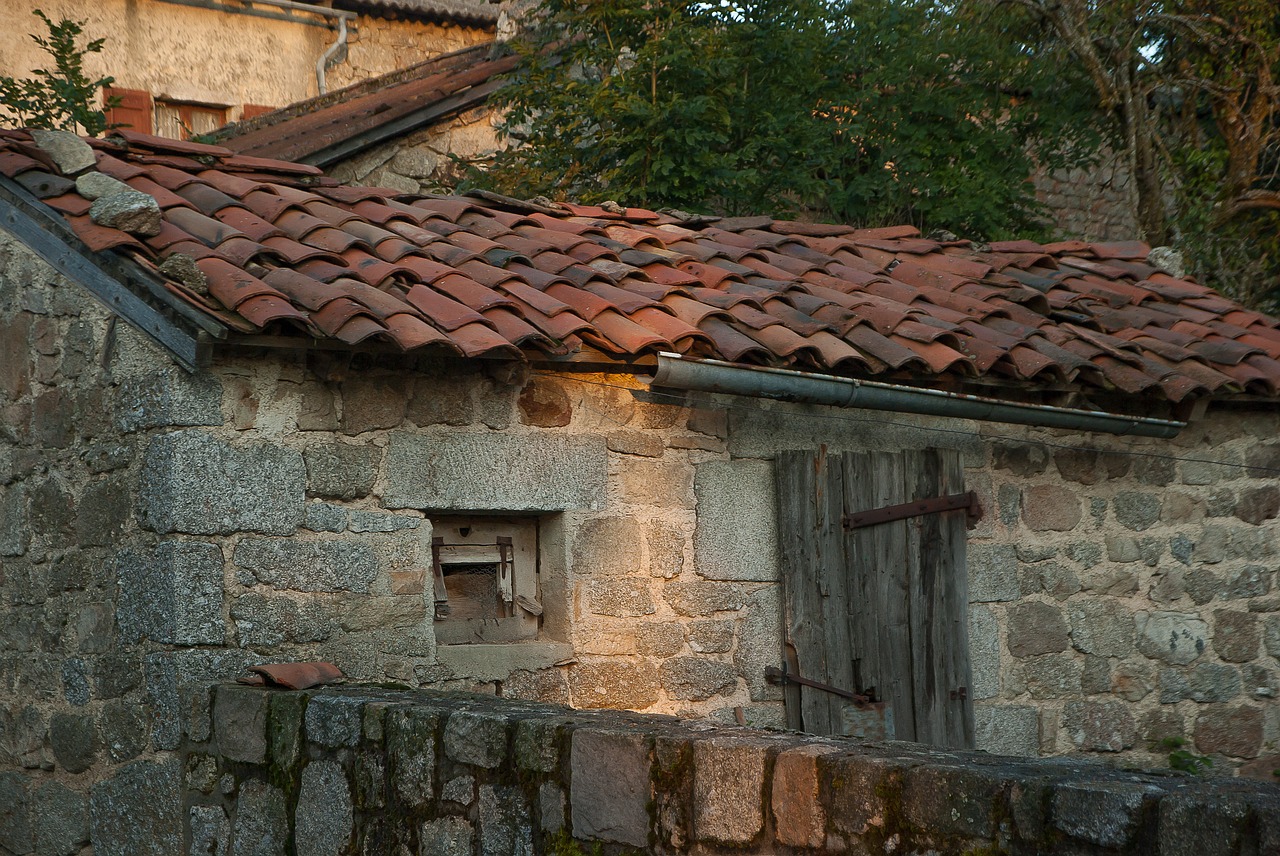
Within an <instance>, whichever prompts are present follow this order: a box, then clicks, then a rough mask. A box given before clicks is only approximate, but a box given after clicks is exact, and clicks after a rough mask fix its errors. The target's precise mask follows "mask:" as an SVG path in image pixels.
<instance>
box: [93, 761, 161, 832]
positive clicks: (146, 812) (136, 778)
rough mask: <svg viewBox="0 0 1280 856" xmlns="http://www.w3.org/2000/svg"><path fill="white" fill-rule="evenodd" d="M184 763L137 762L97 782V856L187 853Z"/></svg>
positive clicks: (95, 805)
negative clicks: (183, 842) (185, 841)
mask: <svg viewBox="0 0 1280 856" xmlns="http://www.w3.org/2000/svg"><path fill="white" fill-rule="evenodd" d="M182 793H183V789H182V762H181V761H180V760H179V759H177V758H170V759H167V760H165V761H134V762H133V763H131V764H126V765H125V766H123V767H121V768H120V769H119V770H118V771H117V772H116V774H115V775H114V776H113V777H112V778H110V779H106V780H104V781H101V782H98V783H97V784H96V785H94V786H93V789H92V791H91V795H90V798H89V837H90V839H91V840H92V841H93V852H94V854H95V856H173V854H174V853H181V852H182V837H183V836H182V826H183V813H182Z"/></svg>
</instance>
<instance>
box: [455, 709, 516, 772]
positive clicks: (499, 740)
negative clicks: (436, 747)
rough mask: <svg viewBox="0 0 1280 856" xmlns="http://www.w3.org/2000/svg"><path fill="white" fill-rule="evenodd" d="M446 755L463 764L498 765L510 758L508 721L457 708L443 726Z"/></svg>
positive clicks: (488, 766)
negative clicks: (508, 752)
mask: <svg viewBox="0 0 1280 856" xmlns="http://www.w3.org/2000/svg"><path fill="white" fill-rule="evenodd" d="M444 751H445V754H446V755H448V756H449V757H450V758H452V759H453V760H454V761H457V762H459V763H461V764H471V765H473V766H476V767H486V768H492V767H497V766H498V765H499V764H501V763H502V762H503V761H504V760H505V759H506V757H507V720H506V719H505V718H503V717H501V716H489V715H486V714H483V713H473V712H470V711H456V712H454V713H453V714H451V715H450V716H449V719H448V721H447V722H445V726H444Z"/></svg>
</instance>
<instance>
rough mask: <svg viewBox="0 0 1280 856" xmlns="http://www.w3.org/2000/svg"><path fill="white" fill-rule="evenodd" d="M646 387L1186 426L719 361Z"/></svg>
mask: <svg viewBox="0 0 1280 856" xmlns="http://www.w3.org/2000/svg"><path fill="white" fill-rule="evenodd" d="M649 385H650V386H651V387H666V388H669V389H684V390H696V391H699V392H720V393H728V394H730V395H747V396H752V397H755V398H771V399H775V400H778V401H794V402H801V403H805V404H827V405H832V406H835V407H858V408H866V409H870V410H886V411H890V412H894V413H919V414H922V415H925V416H951V417H955V418H957V419H976V420H979V421H986V422H1007V423H1012V424H1015V425H1035V426H1037V427H1041V428H1062V429H1065V430H1072V431H1105V432H1107V433H1109V434H1130V435H1134V436H1138V437H1164V438H1168V437H1175V436H1177V434H1178V432H1179V431H1181V430H1182V429H1183V428H1185V427H1186V426H1187V423H1185V422H1176V421H1174V420H1170V419H1153V418H1149V417H1141V416H1123V415H1121V414H1118V413H1106V412H1104V411H1099V410H1073V409H1071V408H1068V407H1052V406H1050V405H1045V404H1015V403H1011V402H1007V401H999V400H997V399H993V398H983V397H981V396H977V395H962V394H960V393H955V392H942V391H940V390H934V389H918V388H916V387H912V386H900V385H897V384H889V383H877V382H875V381H859V380H853V379H851V378H843V377H836V376H834V375H823V374H810V373H808V372H797V371H791V370H790V369H774V368H756V367H754V366H753V367H746V366H740V365H736V364H734V363H727V362H722V361H720V360H698V359H693V358H690V357H684V356H681V355H680V354H669V353H661V354H659V355H658V371H657V374H655V375H654V377H653V378H652V379H651V380H650V381H649Z"/></svg>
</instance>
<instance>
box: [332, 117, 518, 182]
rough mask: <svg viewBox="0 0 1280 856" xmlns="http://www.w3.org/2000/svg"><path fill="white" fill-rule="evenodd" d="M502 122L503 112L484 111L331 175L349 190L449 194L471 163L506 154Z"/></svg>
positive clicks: (380, 149) (378, 150)
mask: <svg viewBox="0 0 1280 856" xmlns="http://www.w3.org/2000/svg"><path fill="white" fill-rule="evenodd" d="M500 121H501V116H500V114H499V113H498V111H496V110H494V109H493V108H491V107H488V106H484V105H482V106H480V107H477V108H475V109H473V110H468V111H466V112H465V113H462V114H460V115H458V116H456V117H454V118H453V119H451V120H449V121H448V122H447V123H442V124H436V125H434V126H432V127H431V128H428V129H426V130H422V131H417V132H415V133H412V134H407V135H405V136H403V137H400V138H398V139H396V140H394V141H392V142H390V143H386V144H384V145H381V146H377V147H375V148H373V149H370V150H369V151H367V152H363V153H361V154H359V155H356V156H355V157H353V158H350V159H348V160H345V161H341V162H340V163H337V164H334V165H333V166H332V167H330V168H329V169H328V173H329V174H330V175H331V176H333V177H334V178H336V179H338V180H339V181H342V182H345V183H348V184H361V185H367V186H371V187H394V188H396V189H397V190H403V191H404V192H405V193H439V192H448V191H451V190H452V189H453V188H454V187H455V186H457V184H458V181H459V180H460V179H461V178H463V177H464V174H465V170H466V164H467V163H468V162H472V161H483V160H484V159H486V158H488V157H489V156H491V155H493V154H494V153H495V152H497V151H499V150H500V149H502V148H505V143H503V142H501V141H500V140H499V139H498V130H497V125H498V123H499V122H500Z"/></svg>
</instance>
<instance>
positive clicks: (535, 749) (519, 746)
mask: <svg viewBox="0 0 1280 856" xmlns="http://www.w3.org/2000/svg"><path fill="white" fill-rule="evenodd" d="M564 724H565V720H563V719H521V720H518V721H517V722H516V737H515V756H516V766H517V767H518V768H519V769H521V770H529V771H533V772H538V773H550V772H551V771H553V770H555V769H556V766H557V765H558V764H559V762H560V728H561V727H562V726H563V725H564Z"/></svg>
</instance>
